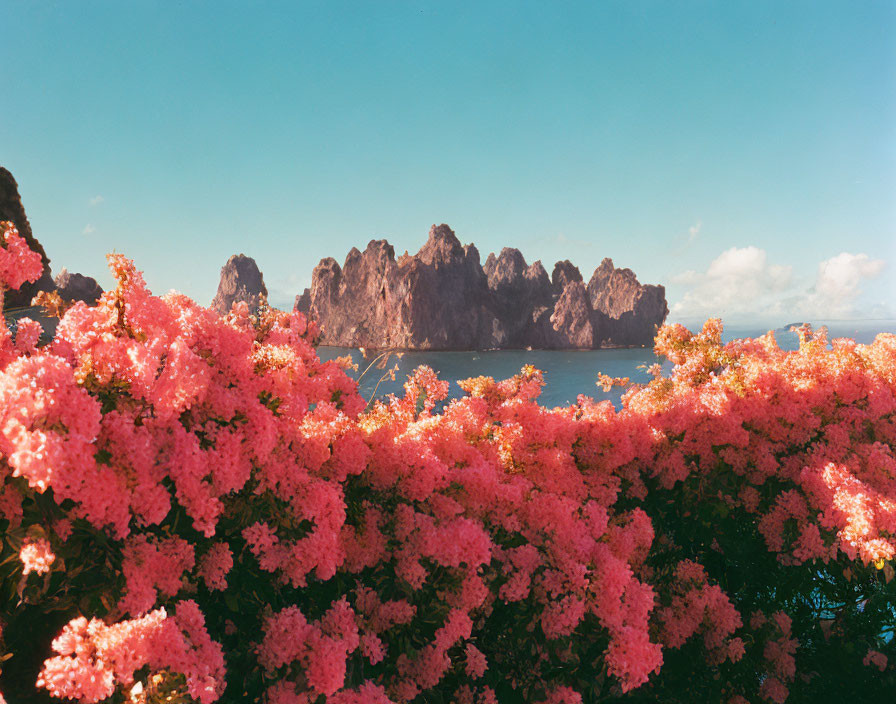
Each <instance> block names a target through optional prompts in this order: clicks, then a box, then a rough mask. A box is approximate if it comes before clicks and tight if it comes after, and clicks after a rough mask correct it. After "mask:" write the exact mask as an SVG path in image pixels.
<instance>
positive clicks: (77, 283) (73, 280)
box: [53, 267, 103, 306]
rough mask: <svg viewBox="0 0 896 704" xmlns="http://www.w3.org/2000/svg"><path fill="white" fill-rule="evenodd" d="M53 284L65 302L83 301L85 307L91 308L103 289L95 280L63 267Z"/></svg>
mask: <svg viewBox="0 0 896 704" xmlns="http://www.w3.org/2000/svg"><path fill="white" fill-rule="evenodd" d="M53 283H54V284H55V286H56V292H57V293H58V294H59V296H60V297H61V298H62V299H63V300H65V301H84V303H86V304H87V305H89V306H92V305H93V304H94V303H96V302H97V301H98V300H99V298H100V296H102V295H103V289H102V287H101V286H100V285H99V284H98V283H97V282H96V279H94V278H93V277H90V276H84V275H83V274H77V273H72V272H70V271H68V269H66V268H65V267H62V271H60V272H59V273H58V274H57V275H56V278H55V279H53Z"/></svg>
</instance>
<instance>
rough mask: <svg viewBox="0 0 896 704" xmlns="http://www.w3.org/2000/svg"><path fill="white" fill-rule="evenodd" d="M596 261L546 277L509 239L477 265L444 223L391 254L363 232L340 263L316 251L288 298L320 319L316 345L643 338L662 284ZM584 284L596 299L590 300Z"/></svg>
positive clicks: (580, 342)
mask: <svg viewBox="0 0 896 704" xmlns="http://www.w3.org/2000/svg"><path fill="white" fill-rule="evenodd" d="M608 261H609V260H605V264H606V262H608ZM601 266H602V267H604V264H602V265H601ZM599 271H600V272H601V273H600V275H598V272H595V277H597V279H595V277H592V282H591V283H589V285H588V287H587V288H586V287H585V284H584V282H583V280H582V275H581V273H580V272H579V270H578V269H577V268H576V267H575V266H574V265H573V264H571V263H570V262H568V261H564V262H558V263H557V264H556V265H555V267H554V273H553V276H552V277H551V278H548V274H547V271H546V270H545V268H544V267H543V266H542V264H541V262H534V263H533V264H531V265H527V264H526V260H525V258H524V257H523V255H522V254H521V253H520V252H519V250H516V249H512V248H509V247H505V248H504V249H503V250H502V251H501V253H500V254H499V255H497V256H495V255H494V254H489V256H488V258H487V259H486V261H485V264H484V265H481V264H480V257H479V251H478V250H477V249H476V247H475V246H473V245H472V244H470V245H465V246H464V245H461V243H460V241H458V239H457V237H456V236H455V234H454V232H453V231H452V230H451V228H450V227H448V226H447V225H438V226H436V225H433V227H432V228H431V229H430V231H429V237H428V238H427V241H426V243H425V244H424V245H423V247H421V249H420V251H419V252H417V254H415V255H408V254H407V253H405V254H404V255H402V256H401V257H399V258H398V259H396V258H395V252H394V250H393V248H392V246H391V245H390V244H389V243H388V242H387V241H385V240H372V241H371V242H370V243H369V244H368V245H367V248H366V249H365V250H364V251H363V252H361V251H359V250H358V249H355V248H353V249H352V250H351V251H350V252H349V253H348V256H347V257H346V259H345V263H344V264H343V265H342V266H341V267H340V266H339V264H338V263H337V262H336V260H335V259H332V258H327V259H323V260H321V262H320V264H318V265H317V267H316V268H315V269H314V273H313V274H312V277H311V287H310V288H309V289H305V291H304V292H303V293H302V294H301V295H300V296H296V303H295V307H296V309H297V310H300V311H302V312H305V313H307V314H308V315H310V316H311V317H312V318H313V319H315V320H316V321H317V322H318V323H319V324H320V326H321V330H322V332H321V343H322V344H325V345H340V346H346V347H369V348H380V349H382V348H392V349H421V350H423V349H492V348H522V347H533V348H545V349H570V348H594V347H599V346H602V345H642V344H651V343H652V342H653V336H654V333H655V330H656V324H657V322H660V323H661V322H662V320H663V319H665V315H666V312H667V309H666V307H665V305H666V302H665V298H664V290H663V288H662V287H661V286H640V284H638V282H637V279H636V278H634V275H633V274H632V275H631V280H630V279H629V278H627V276H626V275H624V274H620V275H618V276H617V275H616V271H617V270H616V269H613V267H612V262H610V263H609V269H606V267H605V268H604V269H600V268H599ZM622 272H628V273H629V274H631V272H629V271H628V270H627V269H625V270H622ZM601 277H603V278H601ZM604 279H606V281H604ZM632 280H633V282H634V283H632ZM602 281H604V283H601V282H602ZM592 284H593V286H592ZM602 286H609V287H613V286H615V287H617V288H618V290H610V291H605V290H604V289H603V288H601V287H602ZM592 289H593V290H594V291H596V292H597V300H600V301H602V303H601V306H602V307H601V308H599V309H596V308H595V306H594V303H593V300H595V296H594V295H593V294H592ZM606 301H610V302H611V303H607V302H606ZM627 302H631V303H632V305H633V306H634V308H626V307H625V306H626V303H627ZM658 313H659V317H658V320H655V319H656V318H657V314H658ZM644 316H647V318H645V317H644ZM648 318H649V319H648ZM614 326H615V327H614ZM623 340H624V341H623Z"/></svg>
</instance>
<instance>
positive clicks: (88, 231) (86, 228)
mask: <svg viewBox="0 0 896 704" xmlns="http://www.w3.org/2000/svg"><path fill="white" fill-rule="evenodd" d="M94 232H96V228H95V227H94V226H93V225H91V224H90V223H87V224H86V225H85V226H84V229H83V230H81V234H82V235H92V234H93V233H94Z"/></svg>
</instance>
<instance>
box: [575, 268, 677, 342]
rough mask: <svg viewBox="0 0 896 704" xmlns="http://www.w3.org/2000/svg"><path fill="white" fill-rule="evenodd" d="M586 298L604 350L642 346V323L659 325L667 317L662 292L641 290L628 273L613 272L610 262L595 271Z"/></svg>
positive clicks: (635, 280) (621, 271) (658, 290)
mask: <svg viewBox="0 0 896 704" xmlns="http://www.w3.org/2000/svg"><path fill="white" fill-rule="evenodd" d="M588 297H589V299H590V300H591V307H592V308H593V309H594V313H595V320H596V323H597V327H598V329H599V330H600V331H601V332H600V335H601V341H602V344H603V345H604V346H607V347H628V346H632V345H640V344H645V343H644V342H643V339H644V323H645V321H646V322H648V323H650V324H654V325H661V324H662V322H663V320H665V318H666V315H667V314H668V313H669V309H668V308H667V306H666V289H665V288H663V287H662V286H649V285H647V286H642V285H641V284H640V283H638V277H637V276H635V274H634V272H633V271H632V270H631V269H616V268H615V267H614V266H613V260H612V259H604V260H603V261H602V262H601V263H600V266H599V267H597V269H595V270H594V274H593V275H592V277H591V280H590V281H589V282H588Z"/></svg>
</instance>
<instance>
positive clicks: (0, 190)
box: [0, 166, 55, 308]
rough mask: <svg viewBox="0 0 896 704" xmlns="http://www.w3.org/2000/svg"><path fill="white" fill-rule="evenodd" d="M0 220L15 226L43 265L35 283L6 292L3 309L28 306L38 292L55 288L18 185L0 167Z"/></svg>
mask: <svg viewBox="0 0 896 704" xmlns="http://www.w3.org/2000/svg"><path fill="white" fill-rule="evenodd" d="M2 220H9V221H11V222H13V223H14V224H15V226H16V228H17V229H18V231H19V234H20V235H21V236H22V237H23V238H24V239H25V241H26V242H27V243H28V246H29V247H30V248H31V249H32V250H34V251H35V252H37V253H38V254H40V258H41V261H42V262H43V265H44V270H43V272H41V275H40V278H39V279H38V280H37V281H35V282H33V283H29V282H25V283H24V284H22V286H21V287H20V288H19V289H18V290H14V291H13V290H10V291H7V292H6V295H5V297H4V302H3V305H4V307H5V308H21V307H24V306H30V305H31V299H32V298H34V296H36V295H37V293H38V292H39V291H52V290H53V289H54V288H55V284H54V283H53V276H52V274H51V273H50V258H49V257H48V256H47V253H46V252H45V251H44V248H43V247H42V246H41V244H40V242H38V241H37V240H36V239H35V237H34V234H33V233H32V232H31V224H30V223H29V222H28V217H27V216H26V215H25V208H23V207H22V199H21V197H20V196H19V185H18V184H17V183H16V180H15V179H14V178H13V175H12V174H11V173H10V172H9V171H8V170H6V169H4V168H3V167H2V166H0V221H2Z"/></svg>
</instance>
